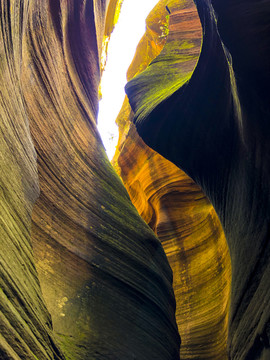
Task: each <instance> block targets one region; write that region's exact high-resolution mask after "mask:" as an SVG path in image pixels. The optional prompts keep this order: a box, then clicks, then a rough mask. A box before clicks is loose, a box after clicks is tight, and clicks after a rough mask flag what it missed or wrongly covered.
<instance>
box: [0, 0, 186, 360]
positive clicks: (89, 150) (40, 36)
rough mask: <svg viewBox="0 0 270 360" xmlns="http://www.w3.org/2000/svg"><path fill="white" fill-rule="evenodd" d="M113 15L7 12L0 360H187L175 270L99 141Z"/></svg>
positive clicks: (100, 4) (0, 106)
mask: <svg viewBox="0 0 270 360" xmlns="http://www.w3.org/2000/svg"><path fill="white" fill-rule="evenodd" d="M115 5H117V2H116V1H114V4H113V5H112V6H115ZM107 6H108V4H107V2H105V1H94V2H92V1H83V0H71V1H56V0H55V1H44V0H35V1H34V0H29V1H27V0H24V1H15V0H13V1H1V2H0V15H1V30H0V36H1V38H0V51H1V59H0V73H1V83H0V90H1V91H0V116H1V122H0V127H1V137H0V145H1V148H0V156H1V157H0V159H1V173H0V185H1V187H0V190H1V192H0V194H1V200H0V201H1V210H0V211H1V218H0V221H1V222H0V225H1V226H0V231H1V253H0V259H1V268H0V269H1V270H0V271H1V277H0V279H1V280H0V281H1V290H0V296H1V298H0V303H1V314H0V315H1V318H0V326H1V335H0V346H1V347H0V358H1V359H27V360H28V359H39V360H40V359H64V358H66V359H87V360H88V359H113V360H115V359H145V360H149V359H164V360H167V359H172V360H175V359H178V358H179V343H180V341H179V340H180V339H179V335H178V330H177V326H176V322H175V313H174V312H175V300H174V295H173V291H172V286H171V282H172V273H171V269H170V267H169V264H168V261H167V259H166V257H165V254H164V251H163V249H162V246H161V244H160V242H159V240H158V238H157V237H156V236H155V234H154V233H153V232H152V230H151V229H150V228H149V227H148V226H147V225H146V223H145V222H144V221H143V220H142V219H141V217H140V216H139V214H138V213H137V211H136V209H135V208H134V206H133V205H132V204H131V202H130V199H129V197H128V194H127V192H126V190H125V188H124V186H123V184H122V182H121V180H120V179H119V177H118V176H117V175H116V173H115V172H114V170H113V168H112V166H111V164H110V163H109V161H108V159H107V157H106V154H105V151H104V148H103V146H102V144H101V140H100V137H99V135H98V133H97V130H96V115H97V109H98V85H99V77H100V76H99V73H100V70H99V62H100V59H101V40H102V37H103V33H104V26H105V25H104V24H105V15H106V10H107ZM113 14H114V12H113V11H111V10H110V11H109V17H111V16H112V15H113ZM108 21H114V20H112V19H110V18H109V20H108ZM107 24H108V23H107ZM106 31H107V30H106V29H105V34H106V35H108V34H107V33H106ZM30 131H31V135H30ZM33 144H34V146H35V149H34V146H33ZM35 151H36V153H35ZM36 154H37V160H36ZM37 170H38V174H37ZM39 188H40V195H39ZM34 204H35V205H34ZM33 205H34V209H33ZM32 209H33V212H32ZM31 216H32V225H31ZM31 227H32V234H31V238H30V230H31ZM32 245H33V248H34V254H35V265H34V258H33V254H32ZM36 268H37V271H36ZM37 272H38V277H37ZM39 282H40V285H41V289H42V293H43V296H44V299H45V301H44V300H43V297H42V295H41V290H40V285H39ZM45 304H46V305H45ZM47 309H48V310H47ZM49 314H50V315H49ZM50 316H51V317H50ZM51 318H52V324H51ZM52 328H53V330H52ZM57 344H58V345H57ZM62 352H63V353H64V355H62Z"/></svg>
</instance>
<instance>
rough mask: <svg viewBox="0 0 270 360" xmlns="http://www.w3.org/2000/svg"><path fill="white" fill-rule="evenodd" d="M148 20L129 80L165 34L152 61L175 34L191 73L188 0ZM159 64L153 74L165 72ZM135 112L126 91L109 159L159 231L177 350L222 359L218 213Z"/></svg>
mask: <svg viewBox="0 0 270 360" xmlns="http://www.w3.org/2000/svg"><path fill="white" fill-rule="evenodd" d="M166 5H167V7H168V8H169V11H170V12H171V14H170V16H169V13H168V10H166ZM146 24H147V28H146V33H145V35H144V36H143V38H142V39H141V41H140V43H139V45H138V47H137V50H136V54H135V57H134V59H133V62H132V64H131V66H130V68H129V70H128V73H127V77H128V80H130V79H132V78H133V77H134V75H136V74H138V73H140V72H142V71H143V70H144V69H145V68H147V66H148V64H149V63H150V62H151V61H153V60H154V59H155V58H156V57H157V55H159V53H160V52H161V50H162V49H163V46H164V44H165V42H166V48H165V49H164V50H163V52H162V54H161V55H160V56H159V57H158V58H157V59H156V60H154V61H153V62H155V61H157V60H158V61H159V60H160V58H161V56H163V58H164V57H165V56H167V57H168V58H169V56H171V53H170V46H172V45H173V44H174V43H175V42H176V41H177V42H178V47H177V50H175V51H174V55H175V56H177V58H178V59H179V64H181V67H180V65H177V66H179V72H181V74H183V73H184V72H186V73H187V74H188V73H191V72H192V71H193V70H194V67H195V66H196V63H197V61H198V58H199V54H200V49H201V40H202V31H201V23H200V20H199V16H198V13H197V9H196V7H195V4H194V3H193V1H185V2H179V1H170V3H168V1H159V3H158V5H157V6H156V7H155V8H154V9H153V10H152V12H151V13H150V14H149V15H148V17H147V20H146ZM168 49H169V50H168ZM176 51H177V52H176ZM153 62H152V64H153ZM151 66H152V65H151ZM151 66H150V68H151ZM176 69H177V68H176ZM159 72H160V74H157V76H164V74H163V72H161V69H160V70H159ZM165 76H166V75H165ZM178 77H179V76H176V77H174V76H172V77H171V78H173V79H174V80H175V81H177V79H178ZM171 78H168V79H167V80H166V81H169V80H170V79H171ZM154 80H155V79H154ZM145 81H146V82H147V84H148V82H151V81H152V79H151V77H150V76H149V77H147V79H145ZM161 91H162V90H161ZM151 94H153V92H152V93H151ZM133 119H134V114H133V112H132V110H131V108H130V105H129V103H128V99H127V98H126V99H125V101H124V104H123V107H122V109H121V111H120V113H119V115H118V118H117V123H118V126H119V134H120V138H119V142H118V146H117V150H116V155H115V156H114V159H113V164H114V167H115V168H116V170H117V172H118V173H119V175H120V176H121V178H122V180H123V182H124V184H125V186H126V188H127V190H128V193H129V195H130V198H131V200H132V202H133V204H134V205H135V207H136V208H137V210H138V212H139V214H140V215H141V216H142V217H143V218H144V220H145V221H146V222H147V223H148V224H149V226H150V227H151V228H152V229H153V230H154V231H155V232H156V234H157V235H158V237H159V239H160V241H161V243H162V245H163V247H164V250H165V252H166V255H167V257H168V260H169V262H170V265H171V268H172V270H173V279H174V280H173V287H174V292H175V296H176V320H177V325H178V329H179V333H180V335H181V340H182V342H181V349H180V357H181V359H197V360H198V359H205V360H206V359H213V360H217V359H227V358H228V357H227V330H228V329H227V325H228V305H229V292H230V256H229V252H228V247H227V242H226V239H225V236H224V233H223V230H222V227H221V225H220V222H219V219H218V217H217V215H216V213H215V210H214V209H213V206H212V205H211V203H210V202H209V200H208V199H207V198H206V196H205V195H204V193H203V192H202V190H201V188H200V187H199V186H198V185H196V184H195V182H194V181H193V180H192V179H191V178H189V177H188V176H187V175H186V174H185V173H184V172H183V171H181V170H180V169H179V168H178V167H176V166H175V165H174V164H172V163H171V162H170V161H168V160H166V159H165V158H163V157H162V156H161V155H159V154H158V153H156V152H155V151H153V150H152V149H150V148H149V147H148V146H147V145H146V144H145V143H144V142H143V140H142V139H141V138H140V137H139V135H138V133H137V131H136V128H135V126H134V125H133V123H132V121H133ZM155 130H156V129H155V128H153V132H155Z"/></svg>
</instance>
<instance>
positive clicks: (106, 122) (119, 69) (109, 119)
mask: <svg viewBox="0 0 270 360" xmlns="http://www.w3.org/2000/svg"><path fill="white" fill-rule="evenodd" d="M156 4H157V0H124V2H123V5H122V9H121V13H120V16H119V20H118V23H117V24H116V26H115V29H114V31H113V33H112V35H111V39H110V42H109V45H108V57H107V63H106V68H105V71H104V73H103V76H102V79H101V93H102V100H101V101H100V102H99V114H98V130H99V132H100V135H101V137H102V141H103V144H104V146H105V149H106V152H107V155H108V157H109V159H110V160H111V159H112V157H113V155H114V153H115V147H116V145H117V141H118V127H117V125H116V124H115V120H116V118H117V115H118V113H119V111H120V109H121V106H122V103H123V101H124V97H125V90H124V86H125V85H126V82H127V80H126V72H127V69H128V67H129V65H130V64H131V61H132V59H133V57H134V54H135V51H136V47H137V45H138V43H139V41H140V39H141V37H142V36H143V34H144V32H145V19H146V17H147V15H148V14H149V12H150V11H151V10H152V9H153V7H154V6H155V5H156Z"/></svg>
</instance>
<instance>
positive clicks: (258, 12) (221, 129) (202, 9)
mask: <svg viewBox="0 0 270 360" xmlns="http://www.w3.org/2000/svg"><path fill="white" fill-rule="evenodd" d="M196 4H197V8H198V13H199V16H200V19H201V23H202V26H203V46H202V50H201V54H200V58H199V60H198V64H197V66H196V68H195V69H194V71H193V72H190V74H189V75H188V76H187V77H185V74H182V73H181V62H179V59H178V58H177V56H175V54H174V51H175V48H176V51H178V44H177V43H176V44H175V48H174V47H172V48H170V45H169V46H168V47H167V48H166V46H167V45H166V46H165V48H164V49H165V50H164V52H165V54H166V51H168V54H170V55H171V56H167V57H166V56H163V55H161V56H160V57H159V58H157V59H156V60H155V62H153V63H152V64H151V65H150V67H149V68H148V69H147V70H146V71H145V73H142V74H140V75H139V76H137V77H136V78H135V79H133V80H132V81H131V82H130V83H129V84H128V86H127V93H128V95H129V99H130V103H131V105H132V108H133V110H134V111H135V120H134V121H135V124H136V127H137V129H138V132H139V134H140V135H141V136H142V138H143V139H144V140H145V142H146V143H147V144H148V145H150V146H151V147H153V148H154V149H155V150H157V151H158V152H160V153H161V154H163V155H164V156H165V157H166V158H168V159H170V160H171V161H173V162H174V163H175V164H176V165H177V166H179V167H180V168H182V169H183V170H184V171H185V172H186V173H187V174H189V175H190V176H191V177H192V178H193V179H194V180H195V181H196V182H197V183H198V184H199V185H200V186H201V187H202V189H203V190H204V192H205V193H206V194H207V195H208V197H209V199H210V201H211V202H212V204H213V205H214V207H215V210H216V212H217V214H218V216H219V218H220V220H221V223H222V226H223V228H224V231H225V235H226V239H227V242H228V246H229V249H230V254H231V262H232V292H231V308H230V320H229V338H228V353H229V358H231V359H267V358H269V356H270V355H269V326H270V325H269V316H270V308H269V306H270V288H269V271H270V265H269V254H270V243H269V217H270V204H269V183H270V182H269V143H270V142H269V114H270V109H269V93H270V91H269V90H270V89H269V83H270V82H269V80H270V79H269V77H270V71H269V66H270V65H269V64H270V61H269V53H270V51H269V50H270V49H269V41H268V40H269V26H267V25H266V24H268V23H269V11H270V6H269V1H260V2H256V3H255V2H253V1H234V2H232V1H229V2H226V5H225V3H224V2H222V1H218V0H217V1H213V5H214V7H215V11H216V13H214V10H213V7H212V4H211V3H210V2H209V1H207V0H205V1H197V2H196ZM216 19H218V29H219V32H217V24H216ZM219 34H220V35H219ZM223 41H224V43H223ZM224 44H225V46H226V47H225V46H224ZM163 54H164V53H163ZM159 60H160V61H159ZM175 61H176V62H178V64H179V66H177V68H178V76H177V78H175V73H176V71H175ZM157 64H158V66H157ZM171 74H173V79H174V80H173V81H172V82H171V81H167V80H168V79H169V78H170V75H171ZM150 77H151V80H152V81H151V84H149V85H148V82H147V79H148V78H150ZM175 82H176V83H175ZM172 87H173V88H172ZM160 89H162V91H161V90H160Z"/></svg>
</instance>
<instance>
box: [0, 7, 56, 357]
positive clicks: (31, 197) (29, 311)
mask: <svg viewBox="0 0 270 360" xmlns="http://www.w3.org/2000/svg"><path fill="white" fill-rule="evenodd" d="M20 5H21V6H19V4H18V2H9V1H1V2H0V23H1V27H0V78H1V82H0V203H1V204H0V238H1V240H0V243H1V251H0V274H1V276H0V358H1V359H29V360H30V359H31V360H32V359H33V360H34V359H42V360H43V359H62V356H61V353H60V351H59V349H58V348H57V346H56V344H55V340H54V337H53V334H52V327H51V319H50V316H49V313H48V311H47V309H46V307H45V304H44V301H43V299H42V296H41V291H40V286H39V281H38V278H37V272H36V269H35V266H34V262H33V253H32V247H31V243H30V226H31V212H32V207H33V204H34V202H35V200H36V199H37V197H38V194H39V187H38V176H37V165H36V153H35V150H34V146H33V143H32V140H31V136H30V131H29V124H28V117H27V112H26V109H25V102H24V98H23V95H22V89H21V86H20V78H21V61H22V31H23V27H24V26H25V23H26V21H27V11H26V8H27V2H25V3H23V2H21V4H20Z"/></svg>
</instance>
